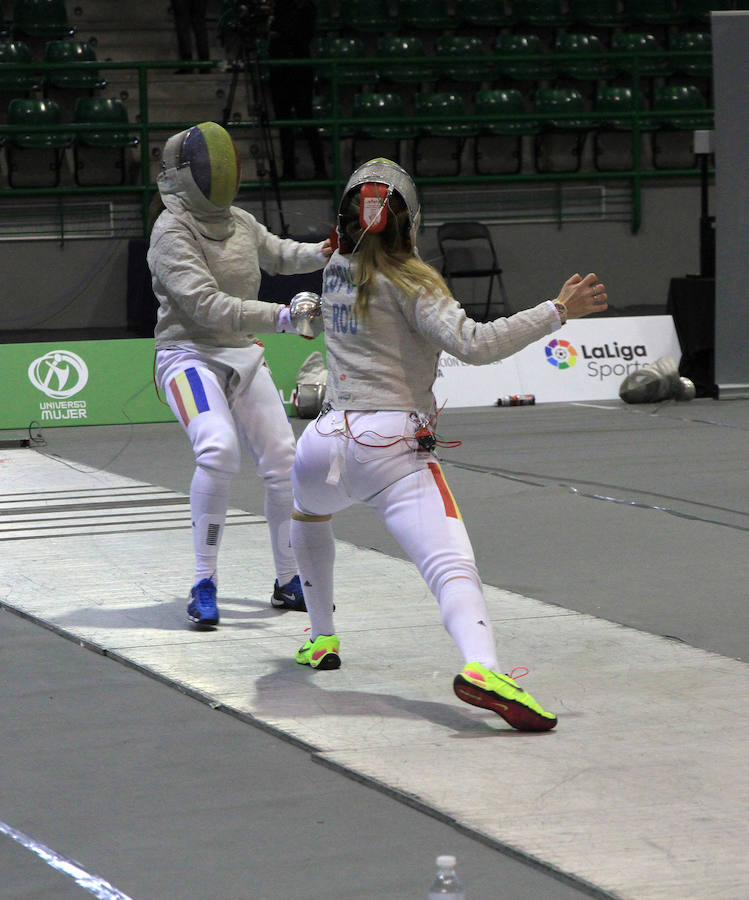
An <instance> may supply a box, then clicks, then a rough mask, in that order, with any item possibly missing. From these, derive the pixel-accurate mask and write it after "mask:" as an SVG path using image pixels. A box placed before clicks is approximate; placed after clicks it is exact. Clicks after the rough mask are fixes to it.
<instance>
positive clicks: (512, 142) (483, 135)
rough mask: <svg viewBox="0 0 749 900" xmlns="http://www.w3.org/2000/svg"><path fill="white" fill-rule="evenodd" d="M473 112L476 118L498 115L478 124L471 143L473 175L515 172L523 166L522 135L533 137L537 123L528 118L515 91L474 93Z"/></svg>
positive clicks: (523, 101) (493, 89)
mask: <svg viewBox="0 0 749 900" xmlns="http://www.w3.org/2000/svg"><path fill="white" fill-rule="evenodd" d="M474 111H475V112H476V114H477V115H480V116H498V117H501V118H497V119H494V120H490V121H486V122H479V123H478V128H479V131H478V134H477V135H476V139H475V141H474V168H475V170H476V174H477V175H503V174H513V173H516V172H519V171H520V170H521V169H522V165H523V135H530V134H536V133H537V132H538V122H537V121H536V120H535V119H528V118H526V117H527V114H528V110H527V109H526V104H525V99H524V98H523V95H522V94H521V93H520V91H519V90H517V89H516V88H490V89H485V90H480V91H476V96H475V98H474Z"/></svg>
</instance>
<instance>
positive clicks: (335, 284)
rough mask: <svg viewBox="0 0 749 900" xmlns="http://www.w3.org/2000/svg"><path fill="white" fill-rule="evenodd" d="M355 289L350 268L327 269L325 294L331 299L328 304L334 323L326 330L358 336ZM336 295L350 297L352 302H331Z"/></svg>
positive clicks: (330, 267)
mask: <svg viewBox="0 0 749 900" xmlns="http://www.w3.org/2000/svg"><path fill="white" fill-rule="evenodd" d="M355 289H356V285H355V284H354V280H353V278H352V276H351V269H350V267H349V266H339V265H332V266H328V267H327V268H326V269H325V277H324V283H323V293H324V294H325V296H326V297H327V298H330V299H329V301H328V302H329V303H330V309H331V310H332V313H333V321H332V322H330V323H326V328H327V327H330V328H331V330H332V331H335V332H337V333H338V334H356V332H357V331H358V330H359V322H358V320H357V318H356V313H355V312H354V300H355V298H354V296H353V295H354V292H355ZM335 294H338V295H341V294H345V295H348V297H350V298H351V300H350V301H349V302H347V303H335V302H330V300H332V297H333V295H335Z"/></svg>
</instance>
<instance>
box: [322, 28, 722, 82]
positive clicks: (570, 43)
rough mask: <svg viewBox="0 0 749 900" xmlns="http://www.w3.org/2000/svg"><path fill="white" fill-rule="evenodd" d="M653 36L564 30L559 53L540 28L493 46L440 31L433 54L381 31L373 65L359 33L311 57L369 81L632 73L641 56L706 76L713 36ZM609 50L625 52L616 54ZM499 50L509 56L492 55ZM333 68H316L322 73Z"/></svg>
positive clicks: (644, 64)
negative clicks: (547, 46) (664, 41)
mask: <svg viewBox="0 0 749 900" xmlns="http://www.w3.org/2000/svg"><path fill="white" fill-rule="evenodd" d="M664 49H665V48H664V47H663V46H662V45H661V44H660V43H659V41H658V40H657V39H656V37H655V36H654V35H652V34H649V33H646V32H617V33H615V34H613V35H612V36H611V41H610V43H609V45H608V46H604V44H603V42H602V41H601V39H600V38H599V37H598V36H596V35H594V34H586V33H577V32H575V33H571V32H564V33H562V34H559V35H557V37H556V39H555V44H554V53H545V52H544V48H543V46H542V44H541V40H540V38H539V37H538V35H535V34H519V33H516V32H507V33H503V34H500V35H498V36H497V38H496V39H495V41H494V42H493V46H492V47H491V48H489V47H487V45H486V43H485V42H484V41H482V40H481V38H479V37H477V36H475V35H474V36H469V35H441V36H440V37H438V38H437V39H436V41H435V44H434V56H433V57H429V56H428V55H427V52H426V49H425V46H424V42H423V41H422V39H421V38H420V37H419V36H418V35H397V36H387V35H384V36H381V37H380V38H379V39H378V40H377V45H376V49H375V53H374V56H375V57H376V58H377V62H376V63H373V64H369V63H361V62H358V60H360V59H361V58H362V57H365V56H366V53H365V47H364V42H363V41H362V39H361V38H358V37H324V36H321V37H318V38H317V39H316V40H315V41H314V44H313V56H315V57H318V58H321V59H323V58H327V59H334V60H336V65H335V72H336V75H337V77H338V79H339V80H341V81H344V82H350V83H359V84H363V83H369V82H374V81H377V80H380V79H382V80H389V81H401V82H403V81H410V82H429V81H434V80H438V79H446V80H454V81H467V82H477V81H492V80H494V79H496V78H498V77H501V76H505V77H507V78H514V79H523V80H538V79H546V78H551V77H554V76H556V75H563V76H566V77H572V78H593V79H599V80H606V79H608V78H612V77H615V76H618V75H628V74H631V72H632V69H633V66H634V65H635V61H634V57H633V56H632V54H645V55H643V56H639V57H638V58H637V62H636V64H637V66H638V71H639V73H640V74H641V75H644V76H666V75H671V74H683V75H690V76H692V75H694V76H704V77H709V76H710V75H711V73H712V68H711V58H710V55H709V54H710V51H711V38H710V33H709V32H705V31H695V32H684V33H682V34H679V35H676V36H675V37H674V39H673V41H672V42H671V43H670V45H669V47H668V49H669V50H673V51H678V52H679V55H678V56H670V57H669V56H666V55H664V54H663V51H664ZM609 51H614V52H615V53H620V54H624V55H622V56H613V57H612V56H611V55H610V53H609ZM492 52H493V53H494V54H502V55H504V56H505V57H506V58H503V59H492V58H491V55H492ZM330 74H331V72H330V69H328V70H326V69H324V68H321V69H318V70H317V75H318V77H325V76H326V75H330Z"/></svg>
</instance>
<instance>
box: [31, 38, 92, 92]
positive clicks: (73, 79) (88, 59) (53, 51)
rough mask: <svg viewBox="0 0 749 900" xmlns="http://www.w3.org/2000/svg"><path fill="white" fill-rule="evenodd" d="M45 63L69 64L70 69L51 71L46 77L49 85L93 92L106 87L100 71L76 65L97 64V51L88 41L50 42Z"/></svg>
mask: <svg viewBox="0 0 749 900" xmlns="http://www.w3.org/2000/svg"><path fill="white" fill-rule="evenodd" d="M44 62H46V63H57V64H67V63H72V65H71V67H70V68H69V69H49V70H48V71H47V73H46V76H45V82H46V84H47V85H50V86H52V87H56V88H63V89H65V90H76V91H93V90H98V89H99V88H103V87H105V86H106V83H107V82H106V81H105V80H104V79H103V78H102V77H101V75H100V73H99V70H98V69H97V68H94V67H93V66H78V65H76V63H93V62H96V51H95V50H94V48H93V47H92V46H91V44H90V43H88V41H48V43H47V46H46V49H45V51H44Z"/></svg>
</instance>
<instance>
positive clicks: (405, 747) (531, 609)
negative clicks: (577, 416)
mask: <svg viewBox="0 0 749 900" xmlns="http://www.w3.org/2000/svg"><path fill="white" fill-rule="evenodd" d="M0 458H1V459H2V462H0V475H1V476H2V479H1V481H0V484H2V488H1V490H2V494H0V543H1V544H2V552H1V553H0V602H2V603H3V604H4V605H6V606H8V607H11V608H13V609H17V610H20V611H22V612H24V613H26V614H28V615H30V616H33V617H37V618H39V619H40V620H43V621H44V622H45V623H48V624H49V625H50V626H52V627H53V628H55V629H58V630H59V631H61V632H64V633H65V634H68V635H72V636H74V637H75V638H77V639H78V640H80V641H83V642H88V643H90V644H91V645H92V646H95V647H97V648H102V649H105V650H106V651H108V653H109V654H110V655H112V656H113V657H114V658H121V659H123V660H127V661H128V662H129V663H131V664H133V665H135V666H136V667H139V668H141V669H143V670H144V671H147V672H149V673H152V674H155V675H156V676H158V677H160V678H162V679H164V680H167V681H170V682H173V683H174V684H176V685H178V686H180V687H181V688H182V689H185V690H187V691H189V692H191V693H193V694H194V695H195V696H197V697H199V698H200V699H203V700H205V701H206V702H208V703H210V704H211V705H213V706H214V707H225V708H231V709H233V710H236V711H238V712H240V713H242V714H244V715H246V716H252V717H254V719H256V720H257V721H258V722H262V723H264V724H266V725H268V726H272V727H273V728H275V729H278V730H279V731H280V732H282V733H284V734H286V735H289V736H291V737H293V738H294V739H296V740H298V741H299V742H302V743H303V744H305V745H307V746H308V747H309V748H310V749H311V750H313V751H314V752H316V753H318V754H319V755H320V757H321V758H322V759H323V760H326V761H328V762H329V763H330V764H331V765H334V766H338V767H341V768H342V769H344V770H347V771H351V772H354V773H357V775H359V776H362V777H363V778H365V779H368V780H371V781H372V782H374V783H377V784H378V785H380V786H382V787H383V788H384V789H386V790H390V791H392V792H393V793H394V794H395V795H407V796H408V798H409V801H412V802H415V803H417V804H421V805H423V806H424V807H427V808H430V809H433V810H437V811H439V812H440V813H441V814H443V815H444V816H446V817H449V818H452V819H454V820H455V821H456V822H458V823H460V824H461V825H462V826H465V827H467V828H469V829H471V830H474V831H475V832H477V833H480V834H482V835H484V836H486V837H487V838H489V839H490V840H491V841H495V842H497V843H498V844H502V845H505V846H510V847H512V848H514V849H515V850H517V851H519V852H521V853H523V854H527V855H528V856H530V857H533V858H535V859H537V860H539V861H542V862H544V863H546V864H548V865H549V866H551V867H553V868H555V869H558V870H560V871H563V872H566V873H568V874H570V875H573V876H576V877H577V878H579V879H581V880H584V881H586V882H588V883H590V884H594V885H596V886H598V887H600V888H603V889H604V890H608V891H611V892H615V893H617V894H618V895H619V896H621V897H625V898H637V900H643V898H668V900H673V898H676V897H678V898H679V900H686V898H711V900H712V898H717V897H720V898H723V900H726V898H732V900H746V897H747V896H749V893H748V892H749V853H747V847H749V825H748V824H747V822H748V820H749V817H748V816H747V814H746V813H747V809H749V775H748V774H747V773H748V772H749V767H748V766H747V762H746V760H747V747H749V716H747V715H746V709H747V708H749V666H747V665H746V664H745V663H742V662H740V661H737V660H734V659H728V658H725V657H722V656H719V655H717V654H714V653H708V652H705V651H703V650H698V649H695V648H693V647H690V646H687V645H684V644H681V643H678V642H675V641H671V640H668V639H666V638H662V637H657V636H654V635H651V634H646V633H643V632H639V631H636V630H634V629H630V628H626V627H623V626H620V625H616V624H613V623H611V622H608V621H604V620H602V619H596V618H594V617H591V616H588V615H582V614H579V613H576V612H572V611H569V610H565V609H562V608H559V607H555V606H551V605H548V604H544V603H541V602H539V601H537V600H534V599H531V598H528V597H523V596H520V595H517V594H512V593H509V592H506V591H502V590H499V589H498V588H495V587H491V586H487V587H486V593H487V599H488V603H489V609H490V611H491V613H492V617H493V621H494V624H495V628H496V632H497V637H498V641H499V648H500V660H502V661H503V664H504V666H506V668H507V669H508V670H509V669H511V668H512V667H513V666H515V665H521V664H524V665H528V666H529V667H530V668H531V670H532V671H531V674H530V676H529V677H528V689H529V690H530V691H531V692H532V693H533V694H534V695H535V696H537V697H538V699H539V700H540V702H541V703H542V704H543V705H544V706H545V707H546V708H547V709H550V710H553V711H554V712H556V713H557V714H558V716H559V724H558V726H557V728H556V730H554V731H552V732H549V733H546V734H521V733H519V732H514V731H513V730H512V729H510V728H509V726H507V725H505V723H504V722H503V721H502V720H501V719H499V718H498V717H496V716H493V715H491V714H488V713H486V712H484V711H482V710H479V709H476V708H475V707H470V706H467V705H465V704H463V703H461V702H460V701H459V700H458V699H457V698H456V697H455V696H454V695H453V693H452V678H453V676H454V675H455V673H456V672H457V671H459V669H460V668H461V665H462V662H461V660H460V659H459V656H458V653H457V650H456V649H455V647H454V646H453V644H452V641H451V640H450V638H449V637H448V636H447V634H446V632H445V631H444V630H443V628H442V626H441V624H440V620H439V611H438V608H437V604H436V601H434V599H433V598H432V597H431V595H429V594H428V592H427V590H426V588H425V586H424V584H423V582H422V581H421V578H420V577H419V575H418V573H417V572H416V571H415V569H414V567H413V566H411V565H410V564H409V563H406V562H403V561H401V560H397V559H392V558H389V557H387V556H384V555H383V554H381V553H376V552H373V551H369V550H363V549H359V548H356V547H354V546H352V545H350V544H346V543H342V542H339V544H338V556H337V568H336V590H337V605H338V609H337V612H336V627H337V629H338V634H339V636H340V639H341V655H342V659H343V665H342V668H341V669H339V670H337V671H325V672H317V671H312V670H310V669H309V668H307V667H302V666H299V665H297V664H296V663H295V662H294V651H295V650H296V648H297V647H298V646H300V645H301V644H302V643H303V641H304V639H305V635H304V629H305V627H306V626H307V624H308V621H307V618H306V616H303V615H300V614H299V613H294V612H284V611H280V610H275V609H272V608H271V606H270V604H269V597H270V593H271V589H272V584H273V577H274V576H273V567H272V563H271V554H270V547H269V544H268V539H267V529H266V527H265V522H264V519H263V518H262V517H261V516H255V515H251V514H249V513H246V512H242V511H239V510H232V511H231V513H230V518H229V520H228V523H227V528H226V530H225V534H224V543H223V546H222V552H221V569H220V584H219V607H220V610H221V625H220V627H219V628H218V629H216V630H215V631H213V632H207V633H199V632H195V631H192V630H190V629H189V627H188V625H187V622H186V617H185V606H186V596H187V592H188V590H189V588H190V582H191V577H192V572H193V558H192V543H191V535H190V517H189V505H188V503H187V498H186V497H185V496H184V495H182V494H177V493H174V492H171V491H168V490H166V489H164V488H159V487H156V486H154V485H149V484H142V483H139V482H136V481H132V480H129V479H126V478H122V477H120V476H116V475H112V474H109V473H106V472H101V471H99V470H93V469H86V468H85V467H81V466H78V465H76V464H73V463H68V462H67V461H64V460H59V459H55V458H51V457H48V456H45V455H42V454H41V453H38V452H36V451H34V450H27V449H18V450H6V451H2V452H1V453H0Z"/></svg>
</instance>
